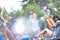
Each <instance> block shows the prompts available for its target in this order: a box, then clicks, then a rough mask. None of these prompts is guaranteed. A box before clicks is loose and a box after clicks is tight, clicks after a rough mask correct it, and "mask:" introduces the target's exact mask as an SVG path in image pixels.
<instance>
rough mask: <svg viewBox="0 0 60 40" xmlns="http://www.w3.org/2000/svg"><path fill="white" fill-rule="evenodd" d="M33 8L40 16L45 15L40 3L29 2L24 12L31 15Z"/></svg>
mask: <svg viewBox="0 0 60 40" xmlns="http://www.w3.org/2000/svg"><path fill="white" fill-rule="evenodd" d="M31 10H32V11H33V12H34V13H36V14H37V16H38V18H39V17H41V16H43V11H42V10H41V9H40V5H36V4H29V5H27V6H26V7H25V8H24V12H25V13H26V15H29V12H30V11H31Z"/></svg>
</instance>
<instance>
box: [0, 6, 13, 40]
mask: <svg viewBox="0 0 60 40" xmlns="http://www.w3.org/2000/svg"><path fill="white" fill-rule="evenodd" d="M0 33H1V34H0V36H2V37H4V39H3V40H7V35H8V37H9V38H10V40H14V36H13V35H12V33H11V32H10V30H9V29H8V28H7V27H6V25H5V19H4V18H3V16H2V8H1V7H0Z"/></svg>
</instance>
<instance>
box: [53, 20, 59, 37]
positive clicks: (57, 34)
mask: <svg viewBox="0 0 60 40" xmlns="http://www.w3.org/2000/svg"><path fill="white" fill-rule="evenodd" d="M52 38H60V21H57V22H56V23H55V25H54V31H53V37H52Z"/></svg>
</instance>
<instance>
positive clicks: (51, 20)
mask: <svg viewBox="0 0 60 40" xmlns="http://www.w3.org/2000/svg"><path fill="white" fill-rule="evenodd" d="M46 20H47V22H48V23H50V24H51V25H54V24H55V22H54V20H53V19H52V18H50V17H49V16H46Z"/></svg>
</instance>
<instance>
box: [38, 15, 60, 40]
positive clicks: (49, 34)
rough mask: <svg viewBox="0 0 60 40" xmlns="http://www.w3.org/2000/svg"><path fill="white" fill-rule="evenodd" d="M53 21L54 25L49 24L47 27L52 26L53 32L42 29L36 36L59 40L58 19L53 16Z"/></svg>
mask: <svg viewBox="0 0 60 40" xmlns="http://www.w3.org/2000/svg"><path fill="white" fill-rule="evenodd" d="M53 20H54V21H55V24H54V25H51V24H49V23H48V24H49V26H52V28H53V30H49V29H44V30H43V31H42V32H40V33H39V34H38V35H37V36H38V37H42V38H45V37H50V40H51V39H53V40H56V38H57V39H58V38H60V27H59V26H60V18H59V17H58V16H56V15H54V16H53Z"/></svg>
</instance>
